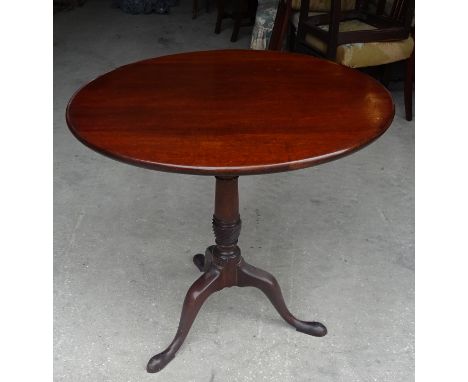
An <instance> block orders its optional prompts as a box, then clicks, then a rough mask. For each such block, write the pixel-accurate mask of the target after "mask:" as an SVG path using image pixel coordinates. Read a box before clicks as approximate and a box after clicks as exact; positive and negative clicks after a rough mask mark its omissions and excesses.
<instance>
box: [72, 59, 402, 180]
mask: <svg viewBox="0 0 468 382" xmlns="http://www.w3.org/2000/svg"><path fill="white" fill-rule="evenodd" d="M393 115H394V105H393V101H392V99H391V96H390V94H389V93H388V91H387V90H386V89H385V88H384V87H382V86H381V85H380V84H379V83H378V82H376V81H375V80H374V79H372V78H370V77H368V76H366V75H364V74H362V73H359V72H357V71H355V70H353V69H349V68H346V67H343V66H340V65H337V64H335V63H332V62H328V61H324V60H320V59H317V58H314V57H310V56H305V55H298V54H286V53H281V52H271V51H252V50H224V51H205V52H192V53H184V54H177V55H171V56H164V57H159V58H154V59H149V60H145V61H140V62H137V63H133V64H130V65H126V66H123V67H120V68H118V69H116V70H114V71H112V72H109V73H107V74H104V75H103V76H101V77H98V78H97V79H96V80H94V81H92V82H90V83H89V84H88V85H86V86H84V87H83V88H82V89H81V90H79V91H78V92H77V93H76V94H75V95H74V96H73V97H72V99H71V101H70V103H69V105H68V108H67V114H66V117H67V123H68V126H69V127H70V130H71V131H72V133H73V134H74V135H75V136H76V137H77V138H78V139H79V140H80V141H82V142H83V143H84V144H86V145H87V146H89V147H91V148H92V149H94V150H96V151H98V152H100V153H102V154H104V155H107V156H109V157H112V158H114V159H117V160H121V161H123V162H127V163H130V164H133V165H137V166H142V167H147V168H151V169H155V170H161V171H169V172H179V173H188V174H203V175H219V176H237V175H247V174H261V173H271V172H278V171H288V170H294V169H299V168H304V167H308V166H313V165H316V164H319V163H322V162H326V161H330V160H333V159H336V158H339V157H341V156H344V155H346V154H349V153H352V152H354V151H356V150H358V149H360V148H362V147H364V146H365V145H367V144H368V143H370V142H372V141H373V140H375V139H376V138H378V137H379V136H380V135H381V134H383V133H384V132H385V130H386V129H387V128H388V127H389V125H390V123H391V121H392V119H393Z"/></svg>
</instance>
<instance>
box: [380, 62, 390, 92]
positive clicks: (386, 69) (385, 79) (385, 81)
mask: <svg viewBox="0 0 468 382" xmlns="http://www.w3.org/2000/svg"><path fill="white" fill-rule="evenodd" d="M391 77H392V64H387V65H384V66H383V68H382V78H381V82H382V85H383V86H385V87H386V88H387V89H388V85H389V84H390V79H391Z"/></svg>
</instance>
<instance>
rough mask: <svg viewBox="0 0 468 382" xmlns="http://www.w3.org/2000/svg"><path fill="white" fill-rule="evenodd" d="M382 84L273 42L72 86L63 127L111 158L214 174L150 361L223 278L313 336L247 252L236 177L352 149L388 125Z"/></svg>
mask: <svg viewBox="0 0 468 382" xmlns="http://www.w3.org/2000/svg"><path fill="white" fill-rule="evenodd" d="M393 115H394V105H393V101H392V99H391V97H390V94H389V93H388V91H387V90H385V88H383V87H382V86H381V85H380V84H379V83H377V82H376V81H375V80H373V79H372V78H370V77H368V76H366V75H364V74H362V73H359V72H357V71H355V70H352V69H349V68H346V67H343V66H340V65H337V64H335V63H332V62H328V61H324V60H319V59H316V58H313V57H310V56H304V55H297V54H286V53H279V52H271V51H252V50H221V51H205V52H192V53H184V54H176V55H171V56H165V57H159V58H154V59H149V60H145V61H140V62H136V63H133V64H130V65H126V66H123V67H120V68H118V69H115V70H113V71H111V72H109V73H107V74H104V75H103V76H101V77H98V78H97V79H95V80H94V81H92V82H90V83H89V84H87V85H86V86H84V87H83V88H82V89H80V90H79V91H78V92H77V93H76V94H75V95H74V96H73V97H72V99H71V101H70V103H69V105H68V108H67V114H66V117H67V123H68V126H69V128H70V130H71V132H72V133H73V134H74V135H75V137H76V138H78V139H79V140H80V141H81V142H83V143H84V144H85V145H87V146H89V147H90V148H92V149H93V150H96V151H97V152H99V153H101V154H104V155H107V156H109V157H111V158H113V159H116V160H119V161H123V162H126V163H129V164H132V165H136V166H142V167H146V168H149V169H153V170H159V171H169V172H176V173H185V174H197V175H213V176H215V177H216V193H215V206H214V216H213V231H214V235H215V243H216V245H212V246H210V247H208V249H207V250H206V252H205V255H201V254H199V255H195V256H194V259H193V261H194V263H195V265H196V266H197V267H198V268H199V269H200V271H202V272H203V274H202V276H201V277H200V278H199V279H198V280H196V281H195V283H194V284H193V285H192V286H191V287H190V289H189V291H188V292H187V295H186V297H185V301H184V304H183V307H182V314H181V318H180V322H179V328H178V330H177V333H176V335H175V338H174V340H173V341H172V343H171V344H170V345H169V347H168V348H167V349H166V350H164V351H163V352H161V353H159V354H157V355H155V356H154V357H152V358H151V359H150V361H149V362H148V366H147V371H148V372H157V371H160V370H161V369H162V368H163V367H165V366H166V365H167V364H168V363H169V362H170V361H171V360H172V359H173V358H174V356H175V354H176V352H177V350H178V349H179V348H180V346H181V345H182V343H183V342H184V340H185V338H186V336H187V334H188V332H189V330H190V327H191V326H192V323H193V321H194V320H195V317H196V315H197V313H198V311H199V309H200V308H201V306H202V304H203V302H204V301H205V300H206V299H207V298H208V296H209V295H211V294H212V293H214V292H216V291H219V290H221V289H223V288H225V287H232V286H239V287H246V286H251V287H256V288H259V289H260V290H262V291H263V292H264V293H265V295H266V296H267V297H268V298H269V300H270V301H271V303H272V304H273V305H274V307H275V308H276V310H277V311H278V313H279V314H280V315H281V317H282V318H283V319H284V320H285V321H286V322H287V323H289V324H290V325H292V326H293V327H295V328H296V330H298V331H300V332H303V333H306V334H310V335H312V336H317V337H321V336H324V335H325V334H326V333H327V329H326V328H325V326H324V325H322V324H321V323H318V322H307V321H301V320H298V319H297V318H296V317H294V316H293V315H292V314H291V312H289V310H288V308H287V307H286V304H285V302H284V299H283V296H282V294H281V289H280V287H279V285H278V282H277V281H276V279H275V278H274V277H273V276H272V275H271V274H269V273H267V272H265V271H263V270H261V269H258V268H256V267H253V266H252V265H249V264H248V263H246V262H245V260H244V259H243V257H242V256H241V251H240V249H239V247H238V246H237V240H238V237H239V234H240V229H241V220H240V215H239V197H238V177H239V176H240V175H250V174H268V173H273V172H279V171H289V170H295V169H300V168H304V167H309V166H314V165H317V164H320V163H323V162H327V161H331V160H333V159H337V158H340V157H342V156H344V155H347V154H350V153H352V152H354V151H356V150H358V149H360V148H362V147H364V146H366V145H367V144H369V143H370V142H372V141H373V140H375V139H377V138H378V137H379V136H380V135H381V134H383V133H384V132H385V130H386V129H387V128H388V127H389V126H390V123H391V122H392V119H393Z"/></svg>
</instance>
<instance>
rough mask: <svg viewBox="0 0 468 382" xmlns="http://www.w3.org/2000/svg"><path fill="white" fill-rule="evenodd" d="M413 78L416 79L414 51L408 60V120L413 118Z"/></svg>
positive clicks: (406, 103)
mask: <svg viewBox="0 0 468 382" xmlns="http://www.w3.org/2000/svg"><path fill="white" fill-rule="evenodd" d="M413 80H414V51H413V53H412V54H411V56H410V58H408V59H407V60H406V75H405V91H404V93H405V115H406V120H407V121H411V120H412V119H413Z"/></svg>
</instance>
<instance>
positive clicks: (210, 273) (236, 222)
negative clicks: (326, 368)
mask: <svg viewBox="0 0 468 382" xmlns="http://www.w3.org/2000/svg"><path fill="white" fill-rule="evenodd" d="M237 181H238V178H237V177H216V194H215V209H214V215H213V232H214V235H215V242H216V245H212V246H210V247H208V248H207V250H206V252H205V255H201V254H197V255H195V256H194V258H193V262H194V263H195V265H196V266H197V268H198V269H199V270H200V271H202V272H203V274H202V275H201V276H200V277H199V278H198V280H196V281H195V282H194V283H193V285H192V286H191V287H190V289H189V290H188V292H187V295H186V296H185V300H184V304H183V306H182V314H181V317H180V322H179V328H178V329H177V333H176V335H175V337H174V340H173V341H172V343H171V344H170V345H169V346H168V347H167V349H166V350H164V351H163V352H161V353H159V354H157V355H155V356H154V357H152V358H151V359H150V360H149V362H148V365H147V371H148V372H149V373H155V372H158V371H160V370H161V369H163V368H164V367H165V366H166V365H167V364H168V363H169V362H170V361H171V360H172V359H173V358H174V356H175V355H176V353H177V351H178V350H179V348H180V347H181V345H182V344H183V342H184V340H185V338H186V337H187V334H188V332H189V330H190V327H191V326H192V324H193V321H194V320H195V318H196V316H197V313H198V311H199V310H200V308H201V306H202V305H203V303H204V302H205V300H206V299H207V298H208V297H209V296H210V295H211V294H212V293H214V292H217V291H220V290H221V289H223V288H228V287H232V286H238V287H248V286H250V287H256V288H258V289H260V290H261V291H262V292H263V293H265V295H266V296H267V297H268V299H269V300H270V301H271V303H272V304H273V306H274V307H275V308H276V310H277V311H278V313H279V314H280V316H281V317H283V319H284V320H285V321H286V322H287V323H288V324H290V325H291V326H294V327H295V328H296V330H297V331H299V332H302V333H306V334H310V335H312V336H316V337H322V336H324V335H325V334H327V329H326V328H325V326H324V325H322V324H321V323H319V322H307V321H301V320H298V319H297V318H296V317H294V316H293V315H292V313H291V312H290V311H289V310H288V308H287V307H286V303H285V302H284V298H283V295H282V293H281V288H280V286H279V285H278V282H277V281H276V279H275V278H274V277H273V276H272V275H271V274H269V273H268V272H265V271H263V270H261V269H259V268H256V267H254V266H252V265H250V264H248V263H246V262H245V260H244V259H243V258H242V256H241V251H240V248H239V247H238V245H237V240H238V238H239V234H240V230H241V219H240V215H239V193H238V185H237V183H238V182H237Z"/></svg>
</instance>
